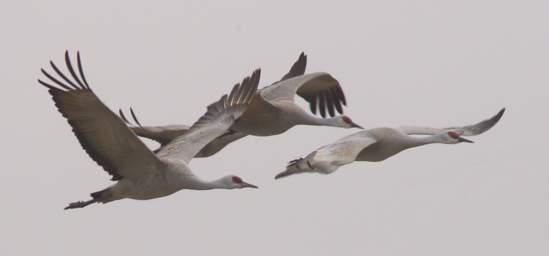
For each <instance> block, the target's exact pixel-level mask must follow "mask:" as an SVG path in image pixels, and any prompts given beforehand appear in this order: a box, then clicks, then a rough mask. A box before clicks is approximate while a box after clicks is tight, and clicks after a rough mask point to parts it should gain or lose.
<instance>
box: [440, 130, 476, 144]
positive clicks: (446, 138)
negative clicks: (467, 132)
mask: <svg viewBox="0 0 549 256" xmlns="http://www.w3.org/2000/svg"><path fill="white" fill-rule="evenodd" d="M462 134H463V131H449V132H446V133H443V134H441V136H442V141H441V142H442V143H445V144H457V143H461V142H467V143H473V141H471V140H468V139H465V138H463V137H461V135H462Z"/></svg>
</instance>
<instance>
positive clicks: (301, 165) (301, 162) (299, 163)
mask: <svg viewBox="0 0 549 256" xmlns="http://www.w3.org/2000/svg"><path fill="white" fill-rule="evenodd" d="M310 171H313V166H312V165H311V164H310V163H309V161H308V160H307V159H304V158H301V157H300V158H297V159H294V160H292V161H290V162H289V163H288V166H286V170H285V171H283V172H280V173H279V174H277V175H276V176H275V179H280V178H284V177H286V176H290V175H293V174H297V173H304V172H310Z"/></svg>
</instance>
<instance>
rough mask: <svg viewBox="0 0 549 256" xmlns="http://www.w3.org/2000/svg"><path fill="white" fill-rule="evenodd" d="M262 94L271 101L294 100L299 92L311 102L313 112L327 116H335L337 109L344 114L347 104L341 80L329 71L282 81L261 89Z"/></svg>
mask: <svg viewBox="0 0 549 256" xmlns="http://www.w3.org/2000/svg"><path fill="white" fill-rule="evenodd" d="M260 94H261V96H262V97H263V98H264V99H265V100H267V101H269V102H273V101H285V100H286V101H293V100H294V96H295V95H296V94H297V95H299V96H301V97H302V98H304V99H305V100H306V101H307V102H309V106H310V109H311V112H312V113H313V114H316V113H317V109H318V111H319V112H320V115H321V116H322V117H326V112H328V114H329V115H330V116H335V112H336V111H337V112H338V113H340V114H343V107H342V106H347V101H346V100H345V95H344V94H343V90H342V89H341V86H340V85H339V82H338V81H337V80H336V79H335V78H334V77H332V76H331V75H330V74H328V73H324V72H317V73H311V74H307V75H302V76H297V77H294V78H290V79H287V80H283V81H280V82H278V83H275V84H273V85H271V86H268V87H265V88H263V89H261V91H260Z"/></svg>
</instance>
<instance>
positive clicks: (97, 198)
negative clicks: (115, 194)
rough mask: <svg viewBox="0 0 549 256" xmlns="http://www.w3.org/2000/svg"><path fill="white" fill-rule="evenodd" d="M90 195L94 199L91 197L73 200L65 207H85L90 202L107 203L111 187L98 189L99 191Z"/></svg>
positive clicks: (66, 208)
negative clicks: (83, 199) (85, 199)
mask: <svg viewBox="0 0 549 256" xmlns="http://www.w3.org/2000/svg"><path fill="white" fill-rule="evenodd" d="M90 195H91V197H92V199H90V200H88V201H77V202H72V203H70V204H69V205H68V206H67V207H65V208H64V209H65V210H68V209H76V208H84V207H86V206H88V205H90V204H93V203H106V202H108V201H109V200H108V197H109V189H108V188H107V189H103V190H100V191H97V192H93V193H91V194H90Z"/></svg>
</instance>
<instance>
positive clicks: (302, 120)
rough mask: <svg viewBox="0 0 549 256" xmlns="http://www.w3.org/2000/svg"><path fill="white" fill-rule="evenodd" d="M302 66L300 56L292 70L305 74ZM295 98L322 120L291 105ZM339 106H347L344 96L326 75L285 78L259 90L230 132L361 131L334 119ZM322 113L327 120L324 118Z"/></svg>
mask: <svg viewBox="0 0 549 256" xmlns="http://www.w3.org/2000/svg"><path fill="white" fill-rule="evenodd" d="M306 63H307V57H306V56H305V55H304V54H303V53H302V54H301V55H300V58H299V59H298V60H297V62H296V63H295V64H294V66H296V67H300V68H301V67H302V68H301V69H300V70H303V72H305V66H306ZM292 69H293V67H292ZM296 69H297V68H296ZM303 72H302V73H303ZM296 94H297V95H299V96H300V97H302V98H303V99H305V100H306V101H308V102H309V107H310V110H311V112H312V113H313V114H316V113H317V110H318V112H319V113H320V115H321V116H322V118H318V117H315V116H313V115H309V114H308V113H307V112H305V111H304V110H303V109H302V108H301V107H300V106H299V105H297V104H296V103H295V102H294V98H295V95H296ZM342 105H343V106H346V105H347V101H346V99H345V95H344V94H343V90H342V89H341V86H340V85H339V82H338V81H337V80H336V79H335V78H333V77H332V76H331V75H330V74H328V73H325V72H317V73H311V74H306V75H299V76H293V77H291V78H287V79H286V76H285V77H283V79H282V80H280V81H278V82H275V83H274V84H272V85H270V86H267V87H264V88H262V89H261V90H259V91H258V92H257V94H256V95H255V96H254V98H253V100H252V103H251V104H250V106H249V107H248V109H247V110H246V112H244V114H243V115H242V116H241V117H240V118H239V119H238V120H237V121H236V122H235V123H234V124H233V126H232V127H231V128H230V130H231V131H235V132H238V133H244V134H247V135H255V136H271V135H276V134H280V133H283V132H285V131H287V130H288V129H290V128H292V127H294V126H296V125H316V126H333V127H341V128H354V127H356V128H362V127H360V126H359V125H357V124H355V123H354V122H353V121H352V120H351V118H349V117H348V116H345V115H341V116H335V115H336V111H337V112H338V113H340V114H343V108H342ZM326 112H327V113H328V114H329V115H330V116H331V117H330V118H325V117H326Z"/></svg>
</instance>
